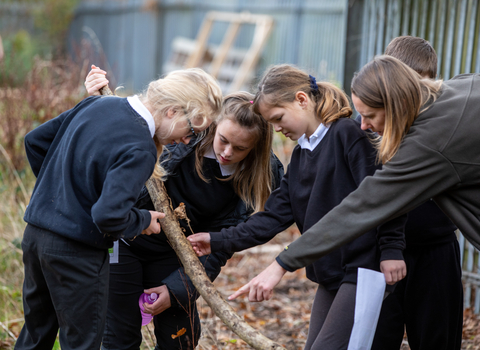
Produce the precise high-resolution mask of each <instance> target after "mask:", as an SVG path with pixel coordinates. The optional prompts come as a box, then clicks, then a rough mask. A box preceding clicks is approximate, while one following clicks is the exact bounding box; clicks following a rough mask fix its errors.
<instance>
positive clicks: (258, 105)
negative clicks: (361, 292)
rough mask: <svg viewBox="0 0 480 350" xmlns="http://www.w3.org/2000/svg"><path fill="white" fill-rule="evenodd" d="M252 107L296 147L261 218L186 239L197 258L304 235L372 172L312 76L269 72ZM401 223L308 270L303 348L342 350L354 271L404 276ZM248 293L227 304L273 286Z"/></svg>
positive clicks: (366, 146) (368, 146) (335, 105)
mask: <svg viewBox="0 0 480 350" xmlns="http://www.w3.org/2000/svg"><path fill="white" fill-rule="evenodd" d="M253 107H254V110H255V112H256V113H257V114H260V115H261V116H262V117H263V118H264V119H265V120H266V121H268V122H269V123H271V124H272V125H273V127H274V130H275V131H276V132H282V133H283V134H284V135H285V136H286V137H288V138H290V139H292V140H298V145H297V146H296V147H295V149H294V150H293V153H292V157H291V161H290V164H289V166H288V169H287V172H286V175H285V176H284V177H283V179H282V181H281V184H280V188H279V189H277V190H276V191H274V192H273V193H272V194H271V195H270V197H269V199H268V200H267V202H266V204H265V211H263V212H259V213H256V214H254V215H253V216H252V217H250V219H249V220H248V221H247V222H245V223H242V224H239V225H237V226H236V227H231V228H228V229H223V230H221V231H220V232H210V233H206V232H202V233H198V234H195V235H191V236H189V237H188V239H189V240H190V242H191V243H192V245H193V247H194V249H195V251H196V252H197V254H198V255H199V256H202V255H204V254H209V253H211V252H218V251H226V252H235V251H240V250H243V249H247V248H250V247H252V246H255V245H259V244H263V243H266V242H267V241H269V240H270V239H271V238H273V237H274V236H275V235H276V234H277V233H279V232H281V231H283V230H285V229H286V228H288V227H289V226H290V225H292V224H294V223H295V224H296V225H297V227H298V229H299V230H300V232H301V233H303V232H304V231H306V230H308V229H309V228H310V227H311V226H312V225H313V224H315V223H316V222H317V221H318V220H320V219H321V218H322V217H323V216H324V215H325V214H326V213H328V212H329V211H330V210H331V209H332V208H334V207H335V206H337V205H338V204H340V202H341V201H342V200H343V199H344V198H345V197H346V196H348V194H349V193H350V192H352V191H354V190H355V189H356V188H357V187H358V186H359V184H360V183H361V182H362V180H363V179H364V177H366V176H369V175H373V173H374V172H375V170H376V169H377V165H376V162H375V159H376V151H375V149H374V147H373V145H372V143H371V141H370V140H369V138H368V136H367V135H366V134H365V133H364V132H363V131H362V130H361V128H360V125H359V124H358V123H357V122H355V121H354V120H353V119H350V118H349V117H350V116H351V114H352V110H351V108H350V106H349V101H348V98H347V96H346V95H345V93H344V92H343V91H342V90H341V89H339V88H337V87H336V86H335V85H333V84H330V83H325V82H320V83H317V82H316V80H315V78H314V77H313V76H311V75H308V74H307V73H305V72H303V71H302V70H300V69H298V68H296V67H293V66H290V65H277V66H273V67H272V68H270V69H269V70H268V71H267V72H266V73H265V75H264V76H263V78H262V79H261V81H260V84H259V88H258V92H257V93H256V95H255V98H254V100H253ZM404 219H405V217H401V218H399V219H396V220H395V221H392V222H390V223H389V224H388V225H384V226H383V227H379V228H378V233H379V235H378V237H379V238H378V244H377V228H374V229H371V230H370V231H368V232H367V233H366V234H365V235H364V236H362V237H361V238H360V239H356V240H353V241H351V242H350V243H349V244H347V245H345V246H344V247H342V248H340V249H336V250H333V251H331V252H330V253H329V254H328V255H326V256H324V257H323V258H321V259H318V260H317V261H315V262H313V263H312V264H311V265H309V266H308V267H307V277H308V278H309V279H310V280H312V281H314V282H316V283H318V284H319V286H318V290H317V293H316V296H315V300H314V302H313V307H312V313H311V320H310V328H309V333H308V339H307V343H306V346H305V349H322V350H326V349H327V350H328V349H331V350H339V349H347V346H348V341H349V336H350V333H351V330H352V326H353V321H354V308H355V294H356V281H357V270H358V268H359V267H363V268H368V269H373V270H377V271H378V270H381V271H382V272H383V273H384V274H385V279H386V281H387V283H389V284H394V283H396V282H397V281H399V280H400V279H402V278H403V277H404V276H405V274H406V269H405V263H404V261H403V256H402V250H403V249H404V240H403V230H402V229H403V223H404ZM273 264H276V266H278V268H279V269H280V270H281V271H282V272H283V273H282V274H281V275H282V276H283V274H284V273H285V272H286V271H287V270H288V267H287V266H286V265H285V264H284V263H283V262H282V261H280V260H278V261H276V262H274V263H273ZM272 276H274V274H272ZM267 278H268V277H267ZM253 283H255V282H253ZM250 286H252V282H250V284H247V285H246V286H244V287H242V288H241V289H240V290H238V291H237V292H236V293H235V294H233V295H232V296H230V299H234V298H236V297H237V296H239V295H241V294H244V293H249V300H250V301H263V300H268V299H270V297H271V296H272V289H273V286H274V285H273V286H272V287H271V288H263V289H257V288H252V289H250Z"/></svg>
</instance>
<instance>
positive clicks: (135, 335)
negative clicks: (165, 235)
mask: <svg viewBox="0 0 480 350" xmlns="http://www.w3.org/2000/svg"><path fill="white" fill-rule="evenodd" d="M127 242H128V241H127ZM179 268H180V263H179V261H178V257H177V256H176V254H175V253H174V252H173V250H172V254H161V253H150V254H148V253H146V252H145V251H140V250H138V249H137V250H135V248H133V247H129V246H128V245H127V244H125V243H124V242H123V241H119V255H118V263H115V264H110V289H109V297H108V310H107V322H106V325H105V332H104V336H103V342H102V349H104V350H134V349H135V350H138V349H139V348H140V344H141V343H142V332H141V328H142V323H141V322H142V316H141V314H140V308H139V305H138V299H139V298H140V295H141V294H142V293H143V291H144V289H149V288H153V287H158V286H161V285H163V284H164V283H163V282H162V281H163V280H164V279H165V278H166V277H167V276H169V275H170V274H171V273H175V272H176V271H177V270H178V269H179ZM183 278H185V276H183ZM171 298H172V297H171ZM172 305H173V306H172V307H170V308H169V309H167V310H165V311H163V312H162V313H160V314H158V315H156V316H154V318H153V324H154V327H155V338H156V340H157V344H156V346H155V349H156V350H174V349H182V350H188V349H193V348H194V346H195V345H196V343H197V342H198V339H199V337H200V318H199V316H198V312H197V309H196V303H195V301H192V304H191V305H190V306H189V307H186V308H185V309H184V308H182V306H180V305H178V304H177V303H176V302H175V300H173V301H172ZM183 328H185V330H186V332H185V334H184V335H182V336H179V337H177V338H175V339H173V338H172V335H176V334H177V332H178V331H179V330H182V329H183Z"/></svg>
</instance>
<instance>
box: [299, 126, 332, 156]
mask: <svg viewBox="0 0 480 350" xmlns="http://www.w3.org/2000/svg"><path fill="white" fill-rule="evenodd" d="M329 127H330V125H327V126H325V125H323V124H322V123H320V125H319V126H318V128H317V130H315V132H314V133H313V134H312V135H311V136H310V138H307V137H306V136H305V134H303V135H302V136H301V137H300V138H299V139H298V141H297V142H298V144H299V146H300V148H302V149H308V150H310V151H313V150H314V149H315V147H317V146H318V144H319V143H320V141H322V139H323V137H324V136H325V134H326V133H327V131H328V128H329Z"/></svg>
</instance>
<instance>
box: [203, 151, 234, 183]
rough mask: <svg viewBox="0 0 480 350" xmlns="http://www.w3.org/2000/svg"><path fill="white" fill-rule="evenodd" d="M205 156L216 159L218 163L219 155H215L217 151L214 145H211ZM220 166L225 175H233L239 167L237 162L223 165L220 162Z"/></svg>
mask: <svg viewBox="0 0 480 350" xmlns="http://www.w3.org/2000/svg"><path fill="white" fill-rule="evenodd" d="M204 157H205V158H210V159H215V160H216V161H217V163H218V160H217V157H215V152H213V147H210V149H209V150H208V151H207V152H205V155H204ZM218 166H219V167H220V170H221V172H222V175H223V176H229V175H232V174H233V173H234V172H235V169H236V168H237V164H230V165H222V164H220V163H219V164H218Z"/></svg>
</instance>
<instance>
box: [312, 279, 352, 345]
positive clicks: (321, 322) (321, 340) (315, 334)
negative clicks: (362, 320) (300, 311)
mask: <svg viewBox="0 0 480 350" xmlns="http://www.w3.org/2000/svg"><path fill="white" fill-rule="evenodd" d="M356 293H357V285H356V284H353V283H342V285H341V286H340V288H339V289H338V290H326V289H325V288H324V287H323V286H322V285H319V286H318V289H317V293H316V294H315V300H314V301H313V305H312V313H311V315H310V326H309V329H308V337H307V342H306V344H305V350H346V349H347V348H348V342H349V340H350V334H351V333H352V328H353V323H354V319H355V298H356Z"/></svg>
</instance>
